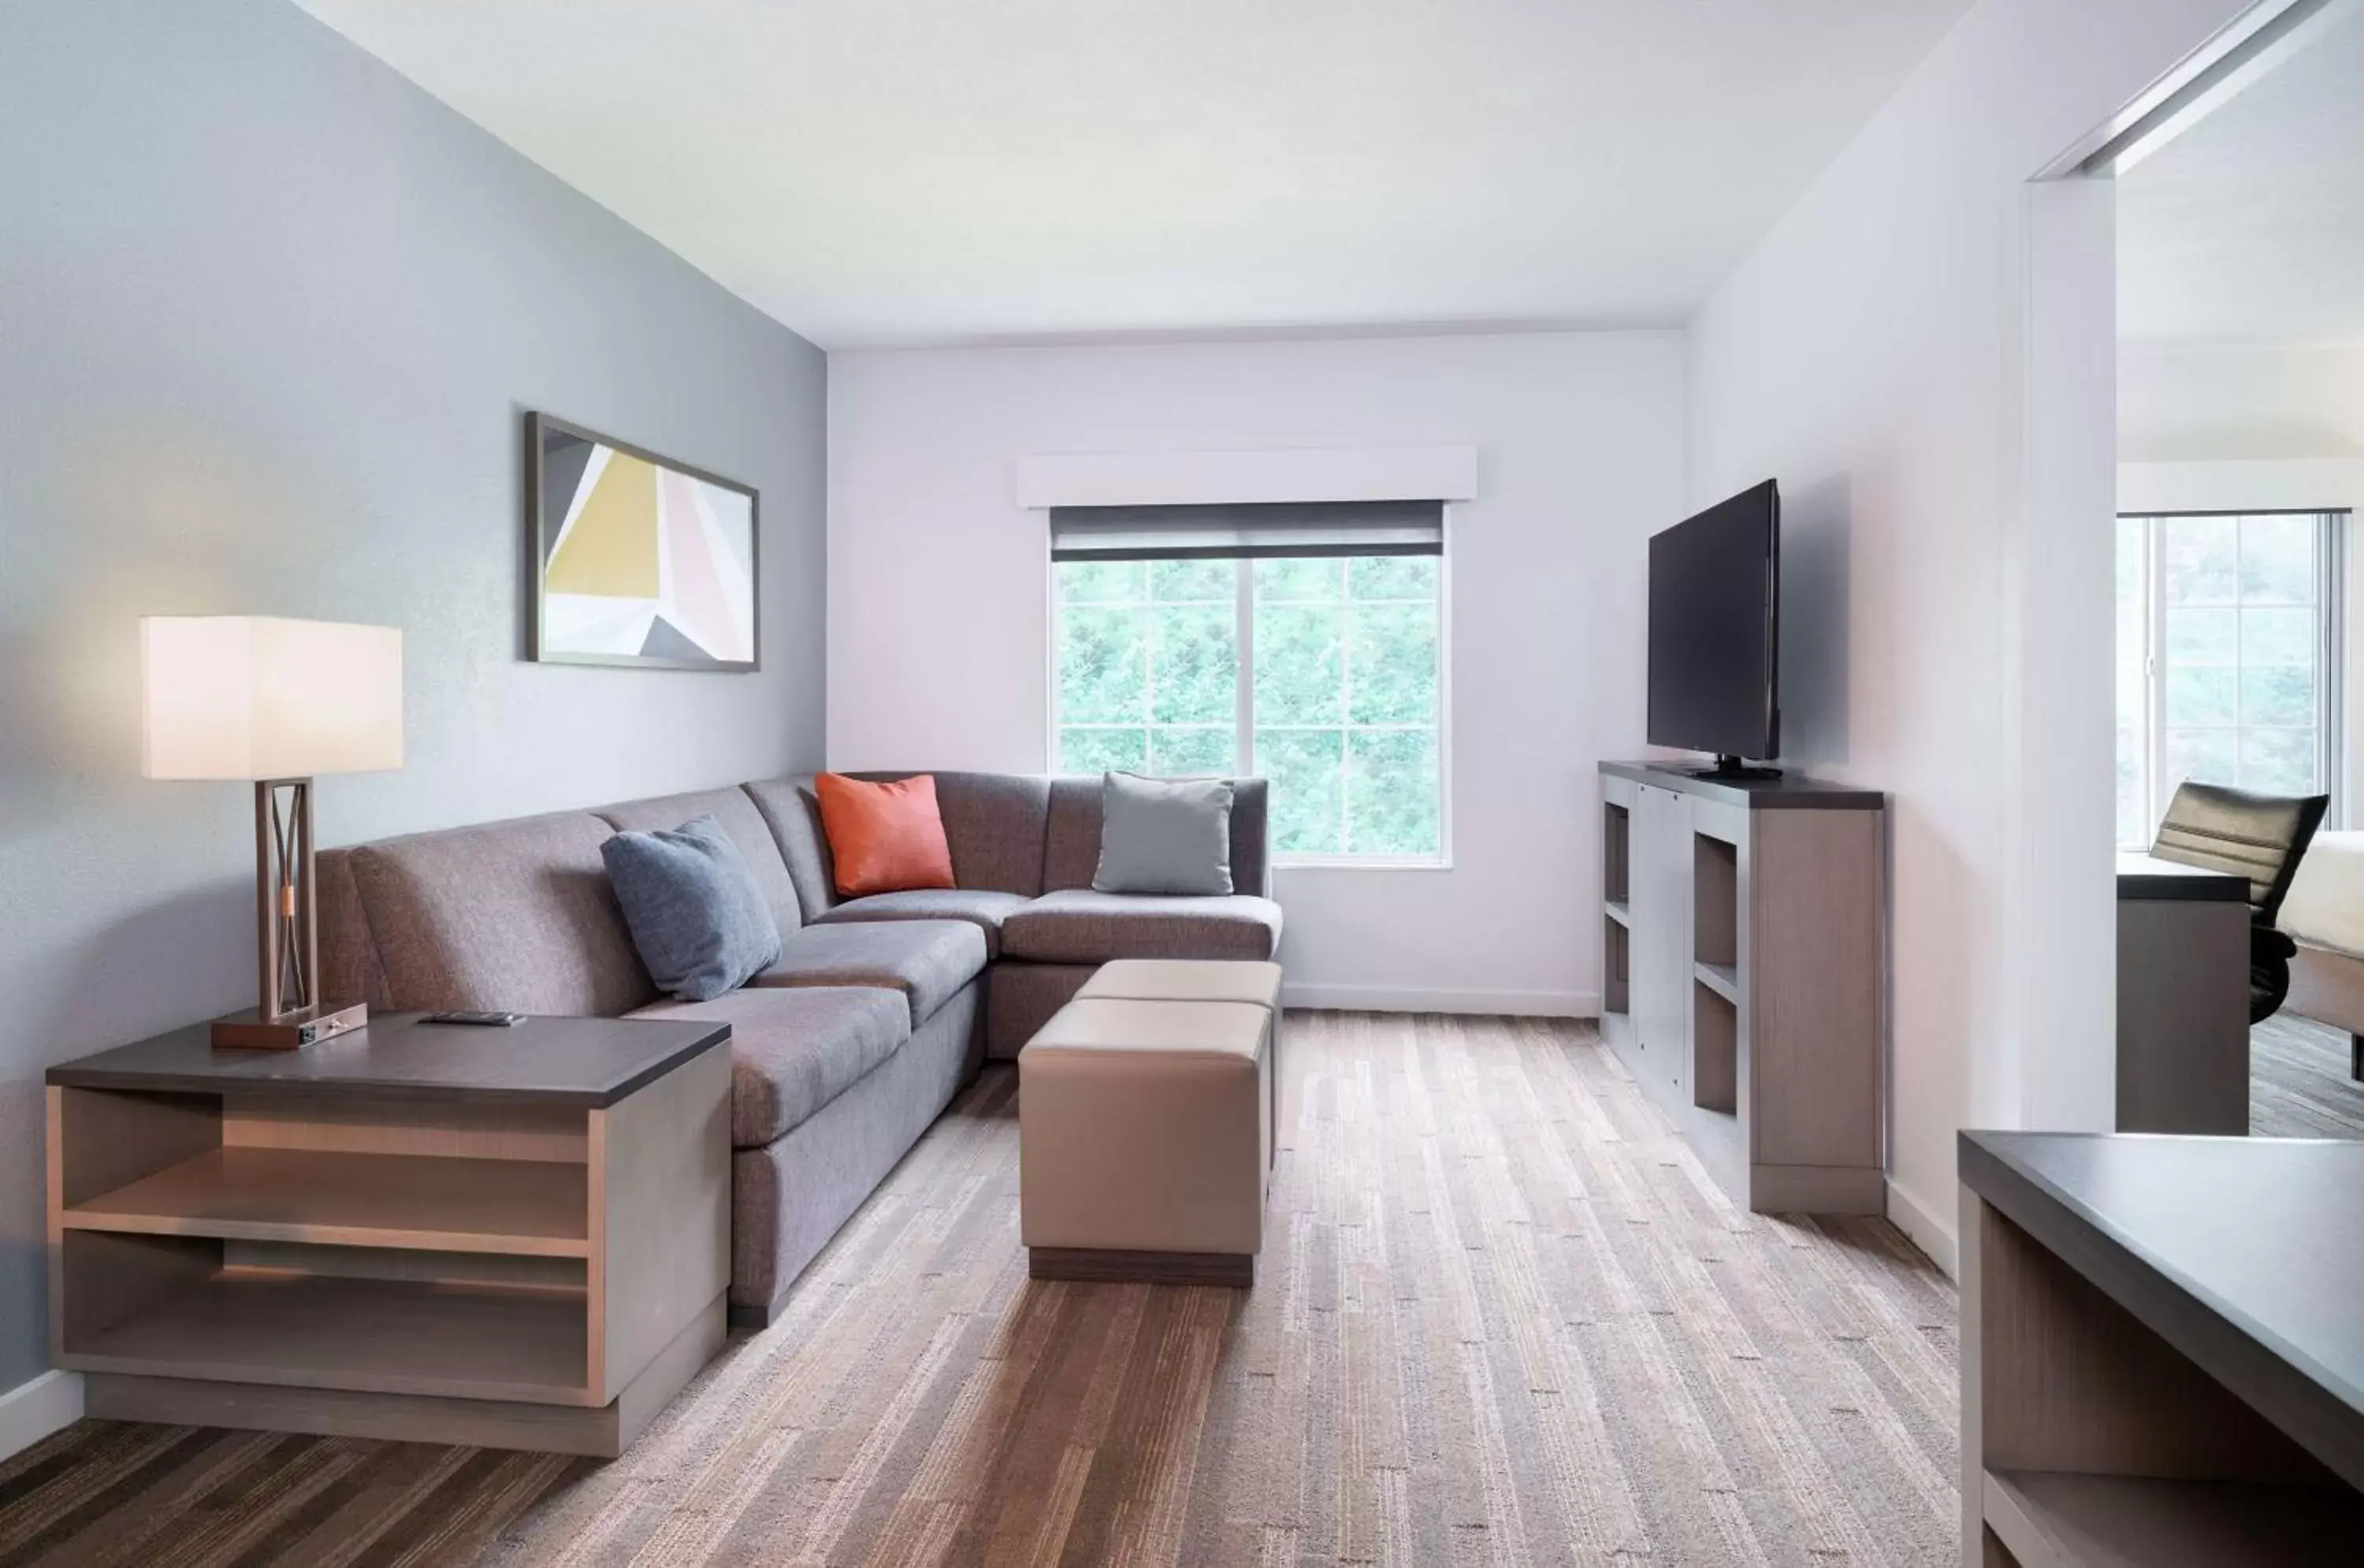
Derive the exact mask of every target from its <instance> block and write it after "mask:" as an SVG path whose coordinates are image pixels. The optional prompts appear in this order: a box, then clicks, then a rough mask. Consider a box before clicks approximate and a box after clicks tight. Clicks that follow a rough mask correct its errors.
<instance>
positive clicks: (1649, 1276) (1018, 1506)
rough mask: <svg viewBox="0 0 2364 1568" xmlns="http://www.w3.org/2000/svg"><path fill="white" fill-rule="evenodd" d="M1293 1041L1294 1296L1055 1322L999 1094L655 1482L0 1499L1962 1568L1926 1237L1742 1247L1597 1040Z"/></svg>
mask: <svg viewBox="0 0 2364 1568" xmlns="http://www.w3.org/2000/svg"><path fill="white" fill-rule="evenodd" d="M1289 1022H1290V1029H1291V1033H1290V1036H1289V1051H1288V1065H1289V1070H1290V1071H1289V1078H1290V1084H1289V1094H1288V1099H1287V1102H1286V1109H1285V1123H1284V1130H1283V1140H1282V1142H1283V1151H1282V1154H1281V1156H1280V1161H1279V1165H1278V1168H1277V1176H1276V1184H1275V1189H1274V1193H1273V1199H1272V1206H1271V1209H1270V1211H1269V1229H1268V1230H1267V1234H1266V1247H1265V1251H1264V1254H1263V1257H1262V1259H1261V1261H1260V1272H1259V1279H1258V1283H1257V1284H1256V1287H1255V1288H1254V1290H1253V1291H1250V1292H1246V1293H1240V1292H1230V1291H1222V1290H1214V1289H1178V1288H1172V1289H1169V1288H1153V1287H1147V1286H1139V1285H1094V1286H1085V1285H1071V1284H1033V1283H1031V1282H1029V1281H1028V1279H1027V1278H1026V1273H1025V1264H1024V1255H1023V1251H1022V1250H1021V1249H1020V1246H1019V1245H1018V1229H1017V1159H1018V1156H1017V1122H1016V1118H1015V1115H1014V1110H1015V1104H1014V1101H1015V1084H1014V1080H1013V1075H1012V1074H1011V1073H1009V1071H1008V1070H1007V1069H998V1070H996V1071H995V1072H993V1073H988V1074H987V1077H986V1078H985V1079H983V1080H982V1081H981V1082H980V1083H979V1084H976V1086H975V1087H974V1088H973V1089H972V1090H971V1091H970V1092H969V1093H968V1094H967V1095H965V1097H964V1098H963V1100H962V1102H961V1103H960V1105H958V1106H955V1107H954V1109H953V1111H952V1112H951V1113H950V1114H948V1115H947V1116H946V1117H945V1118H943V1119H942V1121H941V1122H939V1123H938V1124H937V1126H936V1127H935V1129H933V1130H932V1131H931V1133H930V1134H929V1135H928V1137H927V1138H926V1139H925V1140H923V1141H922V1142H921V1144H920V1146H919V1148H917V1149H916V1150H914V1151H913V1152H912V1154H911V1156H910V1157H909V1159H908V1160H907V1161H906V1162H904V1163H903V1165H902V1166H901V1167H900V1168H899V1169H898V1171H897V1172H896V1173H895V1174H894V1176H893V1177H892V1178H890V1180H889V1181H888V1182H887V1184H886V1186H884V1187H883V1188H882V1189H881V1190H880V1191H879V1193H878V1194H877V1195H876V1196H875V1197H874V1198H873V1199H872V1201H871V1202H870V1204H869V1205H868V1206H867V1207H864V1210H863V1211H862V1213H861V1214H860V1215H859V1216H857V1217H856V1218H855V1219H854V1220H853V1223H852V1224H851V1225H850V1226H848V1228H847V1229H846V1230H845V1232H844V1233H843V1234H842V1235H841V1236H840V1238H839V1239H838V1240H837V1241H836V1242H835V1243H834V1244H833V1245H832V1246H831V1250H830V1251H828V1252H827V1253H826V1254H825V1255H824V1256H823V1257H822V1258H821V1260H820V1262H817V1263H816V1264H815V1265H814V1267H813V1269H812V1270H811V1271H810V1272H809V1273H808V1275H807V1277H806V1279H805V1281H804V1283H803V1284H800V1285H799V1287H798V1288H797V1292H796V1294H795V1296H793V1298H792V1301H791V1306H790V1308H789V1311H788V1313H787V1316H786V1319H785V1321H783V1322H782V1323H780V1324H778V1325H775V1327H774V1328H773V1329H769V1330H767V1331H766V1332H764V1333H763V1334H760V1335H756V1336H753V1337H752V1338H749V1339H745V1340H739V1341H735V1342H734V1343H733V1344H732V1345H731V1347H730V1349H729V1350H728V1351H726V1352H725V1353H724V1355H723V1356H722V1357H721V1358H720V1359H719V1360H718V1361H717V1362H715V1363H714V1364H713V1365H712V1366H711V1367H709V1368H708V1370H707V1372H706V1373H704V1374H702V1376H701V1377H700V1379H699V1381H698V1382H697V1384H696V1385H693V1386H692V1388H691V1390H690V1391H689V1392H688V1393H687V1394H686V1395H685V1396H684V1397H683V1398H682V1399H681V1400H680V1401H678V1402H677V1403H676V1404H675V1406H674V1407H673V1408H672V1409H671V1410H670V1411H669V1412H667V1414H666V1415H665V1416H664V1417H663V1418H661V1420H660V1421H659V1423H658V1424H657V1425H656V1426H655V1427H653V1428H652V1429H651V1430H650V1432H649V1433H648V1434H647V1435H646V1436H645V1437H643V1439H642V1440H641V1442H640V1444H639V1445H638V1446H637V1447H636V1448H635V1449H634V1450H633V1451H631V1452H630V1454H628V1455H626V1456H625V1457H624V1458H623V1459H621V1460H619V1461H617V1462H614V1463H612V1464H608V1465H605V1466H588V1465H569V1464H566V1463H562V1462H549V1461H541V1460H535V1459H532V1458H529V1457H523V1456H501V1455H493V1454H485V1453H478V1452H474V1451H465V1450H460V1451H453V1450H440V1449H425V1448H406V1447H400V1446H396V1445H375V1444H367V1443H332V1442H314V1441H308V1440H300V1439H274V1438H256V1437H249V1436H234V1435H227V1434H202V1433H189V1432H185V1431H180V1430H175V1429H155V1428H139V1427H106V1426H101V1425H99V1424H96V1423H85V1424H84V1425H83V1426H82V1427H80V1428H77V1429H74V1430H73V1431H72V1432H69V1433H65V1434H61V1436H60V1437H59V1438H58V1439H55V1440H51V1442H50V1444H48V1445H45V1446H44V1448H43V1449H41V1450H37V1451H34V1452H33V1453H29V1454H28V1455H25V1456H21V1457H20V1459H19V1460H18V1461H17V1462H14V1463H12V1464H11V1465H9V1466H8V1467H7V1468H6V1470H5V1471H0V1551H6V1552H7V1553H9V1556H8V1558H7V1560H8V1561H11V1562H15V1561H25V1562H44V1563H62V1562H128V1561H136V1562H149V1563H158V1564H163V1563H173V1564H181V1563H200V1562H202V1563H206V1564H216V1563H219V1564H230V1563H251V1564H258V1565H259V1564H263V1563H273V1562H284V1563H290V1564H296V1563H301V1564H306V1565H307V1568H308V1565H311V1564H319V1563H330V1562H336V1563H344V1562H353V1563H381V1562H384V1563H391V1562H418V1563H429V1562H432V1563H447V1562H448V1563H460V1562H470V1561H481V1562H487V1563H490V1564H496V1565H499V1568H524V1565H528V1564H530V1565H535V1568H540V1565H542V1564H585V1565H600V1568H606V1565H609V1564H617V1565H621V1564H644V1565H649V1568H660V1565H671V1564H690V1563H699V1564H704V1563H716V1564H721V1563H733V1564H770V1563H920V1562H959V1563H990V1564H1002V1563H1009V1564H1019V1563H1071V1564H1089V1563H1102V1562H1189V1563H1203V1564H1232V1563H1281V1562H1288V1563H1294V1564H1309V1565H1310V1564H1324V1563H1333V1562H1374V1563H1406V1564H1432V1563H1433V1564H1464V1563H1466V1564H1478V1563H1495V1564H1513V1563H1527V1562H1555V1563H1558V1562H1576V1563H1587V1564H1609V1563H1617V1564H1622V1565H1627V1568H1640V1565H1644V1564H1670V1563H1701V1564H1721V1563H1766V1564H1776V1563H1779V1564H1789V1563H1802V1562H1815V1563H1823V1564H1836V1563H1924V1562H1926V1563H1935V1562H1952V1561H1954V1560H1955V1556H1956V1552H1955V1540H1956V1530H1957V1516H1956V1501H1955V1473H1956V1457H1955V1456H1956V1439H1955V1417H1956V1411H1955V1403H1956V1396H1955V1380H1956V1368H1957V1362H1956V1343H1955V1301H1954V1296H1953V1292H1952V1289H1951V1287H1950V1286H1949V1285H1947V1284H1946V1282H1945V1280H1944V1279H1943V1278H1942V1277H1941V1276H1940V1275H1938V1273H1936V1272H1935V1269H1933V1268H1932V1267H1931V1266H1930V1265H1929V1264H1928V1263H1927V1262H1925V1261H1924V1260H1923V1259H1922V1258H1920V1257H1919V1255H1918V1254H1916V1253H1915V1252H1913V1251H1912V1249H1911V1248H1910V1247H1909V1246H1907V1245H1906V1243H1905V1242H1904V1241H1903V1240H1902V1239H1901V1237H1900V1236H1899V1235H1898V1233H1897V1232H1896V1231H1894V1230H1893V1229H1890V1228H1889V1227H1888V1226H1887V1225H1886V1224H1884V1223H1881V1222H1878V1221H1872V1220H1846V1221H1836V1220H1803V1221H1795V1222H1792V1221H1786V1220H1778V1219H1768V1218H1763V1217H1756V1216H1750V1215H1746V1214H1742V1213H1737V1212H1735V1211H1734V1209H1733V1208H1732V1207H1731V1206H1730V1205H1729V1204H1728V1203H1727V1202H1726V1201H1725V1200H1724V1199H1723V1196H1722V1195H1720V1194H1719V1193H1718V1192H1717V1191H1716V1190H1715V1189H1714V1187H1713V1186H1712V1184H1710V1183H1709V1181H1708V1180H1707V1179H1706V1177H1705V1176H1704V1174H1703V1173H1701V1169H1700V1167H1699V1165H1698V1164H1697V1162H1695V1161H1694V1160H1693V1159H1692V1158H1691V1156H1690V1154H1689V1151H1687V1150H1686V1149H1685V1148H1684V1147H1683V1145H1682V1144H1681V1143H1680V1141H1679V1140H1677V1139H1676V1138H1674V1137H1673V1136H1672V1134H1671V1133H1670V1132H1669V1131H1668V1129H1667V1124H1666V1123H1665V1122H1664V1121H1663V1119H1662V1118H1660V1117H1659V1116H1658V1115H1657V1113H1656V1111H1655V1110H1653V1109H1652V1108H1651V1107H1650V1106H1648V1105H1647V1103H1646V1102H1645V1100H1644V1099H1643V1098H1642V1096H1641V1095H1640V1093H1639V1091H1638V1090H1637V1089H1636V1088H1635V1087H1634V1084H1632V1082H1631V1081H1630V1080H1629V1079H1628V1078H1627V1077H1626V1076H1625V1074H1624V1073H1623V1072H1622V1069H1621V1068H1620V1067H1619V1066H1618V1064H1617V1063H1616V1062H1615V1061H1614V1060H1613V1059H1612V1058H1611V1057H1610V1056H1609V1054H1608V1053H1607V1052H1606V1051H1603V1050H1601V1049H1600V1047H1599V1046H1598V1045H1597V1044H1596V1043H1595V1042H1594V1040H1593V1038H1592V1036H1591V1033H1590V1030H1589V1027H1586V1026H1578V1025H1573V1024H1567V1023H1558V1022H1546V1021H1542V1020H1516V1019H1493V1018H1488V1019H1478V1018H1434V1017H1420V1018H1407V1017H1400V1016H1388V1017H1379V1016H1371V1015H1357V1014H1303V1015H1292V1016H1291V1018H1290V1020H1289ZM363 1476H368V1477H370V1479H368V1480H362V1479H361V1478H362V1477H363ZM537 1493H539V1498H538V1501H536V1500H534V1499H535V1495H536V1494H537ZM298 1494H301V1496H298ZM102 1503H104V1504H105V1506H104V1507H102V1506H101V1505H102ZM529 1505H530V1506H529ZM339 1520H342V1521H343V1522H342V1523H341V1524H339V1523H338V1522H337V1521H339ZM126 1521H132V1522H126ZM104 1529H117V1531H118V1532H120V1531H122V1530H134V1529H136V1530H139V1531H142V1532H144V1534H143V1535H142V1537H141V1540H140V1544H139V1548H138V1550H136V1551H132V1552H131V1553H130V1554H129V1555H125V1554H123V1553H122V1552H121V1551H119V1550H117V1551H116V1554H115V1555H109V1554H108V1553H109V1551H110V1550H111V1549H110V1548H109V1547H108V1546H107V1545H106V1544H105V1543H103V1542H98V1543H97V1544H95V1545H94V1543H95V1542H96V1537H97V1532H99V1531H101V1530H104ZM340 1530H342V1531H343V1532H344V1534H342V1535H341V1536H340V1533H339V1532H340ZM370 1531H375V1532H376V1533H374V1534H369V1533H368V1532H370Z"/></svg>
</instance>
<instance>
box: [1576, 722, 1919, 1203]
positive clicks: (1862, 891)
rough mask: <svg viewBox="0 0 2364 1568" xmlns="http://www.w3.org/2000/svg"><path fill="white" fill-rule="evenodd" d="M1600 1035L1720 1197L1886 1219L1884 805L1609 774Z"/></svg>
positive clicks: (1802, 787)
mask: <svg viewBox="0 0 2364 1568" xmlns="http://www.w3.org/2000/svg"><path fill="white" fill-rule="evenodd" d="M1600 812H1601V845H1602V881H1603V894H1604V913H1605V915H1606V918H1605V919H1604V920H1603V922H1602V970H1603V974H1602V979H1603V984H1602V1005H1601V1034H1602V1037H1603V1039H1605V1040H1607V1041H1608V1043H1609V1044H1610V1046H1611V1048H1612V1049H1614V1050H1615V1051H1617V1053H1618V1055H1619V1056H1620V1057H1621V1058H1622V1060H1623V1061H1624V1062H1625V1063H1626V1065H1627V1066H1628V1067H1629V1068H1630V1069H1631V1070H1632V1072H1633V1073H1634V1078H1635V1080H1636V1081H1637V1082H1638V1083H1639V1084H1641V1085H1642V1087H1643V1089H1644V1090H1645V1092H1646V1093H1647V1094H1648V1095H1650V1097H1651V1098H1652V1099H1653V1100H1654V1101H1656V1103H1657V1104H1658V1105H1659V1106H1660V1107H1661V1108H1663V1109H1664V1110H1665V1111H1666V1113H1667V1116H1668V1117H1669V1118H1672V1119H1673V1121H1674V1123H1675V1125H1676V1127H1677V1128H1678V1129H1680V1130H1681V1131H1682V1133H1683V1134H1684V1136H1685V1138H1686V1139H1687V1140H1689V1143H1690V1145H1691V1147H1692V1149H1693V1150H1694V1151H1696V1152H1697V1153H1698V1155H1699V1157H1700V1161H1701V1163H1702V1164H1703V1165H1705V1166H1706V1167H1707V1169H1708V1172H1709V1173H1710V1174H1711V1175H1712V1176H1713V1177H1714V1178H1715V1179H1716V1181H1717V1182H1718V1184H1721V1185H1722V1186H1723V1188H1724V1190H1725V1191H1727V1192H1729V1193H1730V1194H1731V1195H1733V1197H1734V1200H1735V1201H1737V1202H1739V1203H1740V1204H1742V1205H1744V1206H1745V1207H1749V1208H1751V1209H1755V1210H1757V1211H1759V1212H1775V1213H1779V1212H1803V1213H1820V1214H1878V1213H1879V1212H1881V1211H1882V1210H1883V1209H1884V1208H1885V1207H1886V1202H1887V1193H1886V1184H1885V1179H1884V1174H1883V1170H1882V1152H1883V1151H1882V1148H1881V1141H1880V1106H1881V1096H1880V1083H1879V1062H1880V1049H1881V1036H1882V1030H1883V1022H1882V1017H1881V1006H1882V998H1883V994H1884V989H1885V987H1884V981H1883V975H1882V969H1883V965H1884V962H1885V948H1886V931H1885V926H1886V919H1887V914H1886V908H1885V895H1886V888H1885V882H1884V877H1885V857H1886V834H1887V828H1886V822H1887V800H1886V797H1885V796H1883V795H1880V794H1879V793H1878V792H1876V791H1871V790H1857V789H1846V788H1841V787H1838V786H1834V785H1830V784H1816V783H1814V782H1812V781H1810V780H1805V779H1799V778H1785V779H1772V780H1725V779H1715V778H1702V777H1700V776H1697V775H1695V774H1692V773H1684V772H1681V771H1679V770H1676V769H1672V768H1667V767H1661V766H1658V765H1656V764H1652V763H1646V762H1604V763H1602V764H1601V766H1600Z"/></svg>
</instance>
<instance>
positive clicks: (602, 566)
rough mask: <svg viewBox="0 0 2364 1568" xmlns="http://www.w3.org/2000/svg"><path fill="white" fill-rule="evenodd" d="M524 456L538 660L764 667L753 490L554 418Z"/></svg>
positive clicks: (540, 421)
mask: <svg viewBox="0 0 2364 1568" xmlns="http://www.w3.org/2000/svg"><path fill="white" fill-rule="evenodd" d="M526 451H527V463H526V520H527V529H528V538H529V543H530V547H531V550H530V554H531V565H532V570H533V594H532V616H531V622H532V624H531V628H530V637H529V639H528V648H529V656H530V657H531V658H533V659H535V660H538V661H540V662H542V663H545V664H621V665H629V666H636V667H639V668H642V669H656V670H739V671H744V670H753V669H755V668H757V667H758V658H757V656H758V652H759V649H758V643H757V632H758V630H759V627H758V623H757V618H756V609H755V596H756V595H755V584H756V583H757V582H758V581H759V580H760V579H758V577H757V576H756V573H755V560H756V547H757V542H758V541H757V531H758V530H757V528H756V506H755V492H754V491H753V490H750V489H749V488H747V486H745V485H743V484H734V483H733V482H732V481H730V480H728V479H725V478H723V477H721V476H720V475H719V474H714V473H706V472H704V471H703V470H700V469H695V468H692V467H690V466H689V465H688V464H686V463H680V462H674V461H673V460H672V459H670V458H662V457H659V456H657V455H656V454H655V453H654V452H651V451H644V450H641V448H639V447H635V446H632V445H630V444H629V443H627V442H624V441H619V440H617V439H614V438H613V437H610V436H603V435H600V434H598V433H597V432H596V431H592V430H586V429H584V428H581V427H580V426H576V425H570V424H568V423H566V422H565V421H564V420H563V419H555V418H552V417H551V416H549V415H547V414H529V415H527V416H526Z"/></svg>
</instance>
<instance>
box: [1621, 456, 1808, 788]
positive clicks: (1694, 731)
mask: <svg viewBox="0 0 2364 1568" xmlns="http://www.w3.org/2000/svg"><path fill="white" fill-rule="evenodd" d="M1780 650H1781V494H1780V491H1779V489H1778V488H1776V486H1775V484H1774V483H1773V481H1771V480H1769V479H1768V480H1767V481H1766V482H1765V483H1764V484H1759V485H1757V486H1756V488H1755V489H1753V490H1745V491H1743V492H1741V493H1740V494H1739V495H1734V497H1733V498H1732V499H1731V500H1729V501H1724V502H1721V503H1719V504H1717V505H1716V506H1710V507H1709V508H1708V509H1707V510H1706V511H1704V512H1701V513H1700V514H1699V515H1698V516H1697V517H1690V518H1688V519H1686V520H1685V521H1683V522H1679V523H1677V524H1676V525H1675V526H1674V527H1673V528H1668V529H1667V530H1666V531H1665V532H1663V533H1660V534H1656V535H1654V536H1653V537H1652V538H1651V539H1650V724H1649V739H1650V744H1651V745H1653V746H1670V747H1673V748H1676V749H1677V750H1679V751H1706V752H1710V753H1712V754H1713V756H1714V757H1715V764H1714V766H1713V767H1712V768H1709V769H1706V770H1703V771H1704V772H1705V773H1708V774H1710V775H1711V776H1724V777H1770V776H1775V772H1774V770H1772V769H1767V768H1750V767H1748V766H1746V765H1745V762H1744V759H1746V758H1751V757H1757V758H1764V757H1777V756H1779V755H1780V753H1781V706H1780V678H1779V677H1780V662H1779V655H1780Z"/></svg>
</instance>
